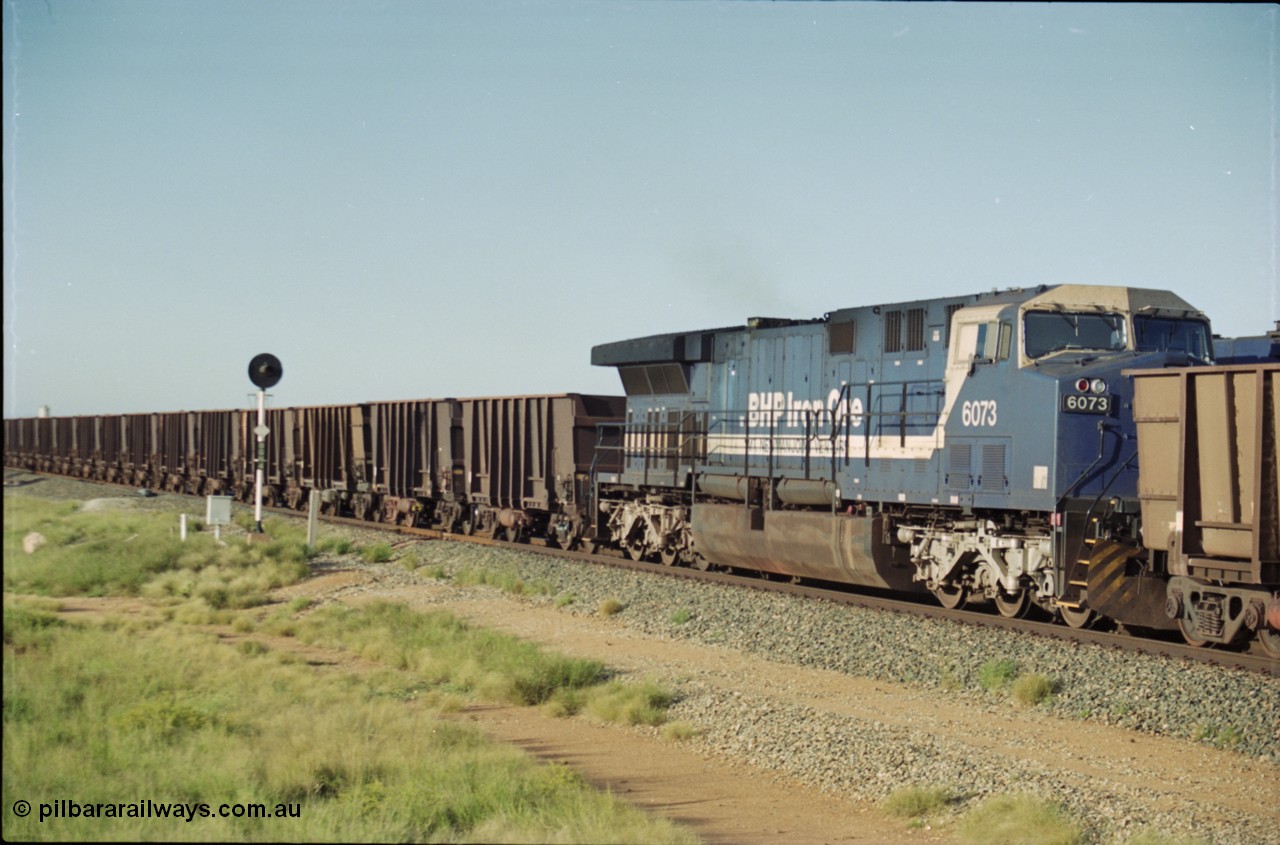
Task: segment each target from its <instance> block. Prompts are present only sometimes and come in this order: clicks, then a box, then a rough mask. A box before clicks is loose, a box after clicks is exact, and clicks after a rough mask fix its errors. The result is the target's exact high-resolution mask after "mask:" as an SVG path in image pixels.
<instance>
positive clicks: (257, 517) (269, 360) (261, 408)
mask: <svg viewBox="0 0 1280 845" xmlns="http://www.w3.org/2000/svg"><path fill="white" fill-rule="evenodd" d="M282 375H284V367H283V366H282V365H281V364H280V359H279V358H277V357H276V356H274V355H272V354H270V353H268V352H263V353H262V354H261V355H255V356H254V358H253V360H252V361H250V362H249V380H250V381H251V382H253V383H254V385H256V386H257V388H258V425H257V426H256V427H255V428H254V429H253V433H254V434H256V435H258V460H257V464H258V468H257V471H256V472H255V473H254V484H253V522H254V526H255V527H254V531H256V532H257V533H259V534H261V533H262V475H263V473H264V472H265V471H266V466H267V435H268V434H270V433H271V429H269V428H267V388H268V387H275V386H276V383H277V382H279V381H280V376H282Z"/></svg>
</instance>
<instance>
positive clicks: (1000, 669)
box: [978, 659, 1018, 692]
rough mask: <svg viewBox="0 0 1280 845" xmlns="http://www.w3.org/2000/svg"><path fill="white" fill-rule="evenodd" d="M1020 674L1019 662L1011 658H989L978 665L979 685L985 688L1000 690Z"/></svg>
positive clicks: (994, 690) (993, 690)
mask: <svg viewBox="0 0 1280 845" xmlns="http://www.w3.org/2000/svg"><path fill="white" fill-rule="evenodd" d="M1017 675H1018V664H1017V663H1015V662H1014V661H1012V660H1009V659H1001V660H988V661H987V662H986V663H983V664H982V665H981V666H980V667H978V685H979V686H981V687H982V688H983V689H985V690H990V691H992V692H1000V691H1001V690H1003V689H1005V688H1006V687H1008V686H1009V684H1011V683H1013V679H1014V678H1015V677H1017Z"/></svg>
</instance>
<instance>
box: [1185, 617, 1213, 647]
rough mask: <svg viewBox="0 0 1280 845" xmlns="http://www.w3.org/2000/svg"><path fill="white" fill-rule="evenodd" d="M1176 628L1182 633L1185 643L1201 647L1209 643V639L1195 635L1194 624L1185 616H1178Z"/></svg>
mask: <svg viewBox="0 0 1280 845" xmlns="http://www.w3.org/2000/svg"><path fill="white" fill-rule="evenodd" d="M1178 630H1179V631H1180V632H1181V633H1182V638H1183V639H1184V640H1186V641H1187V645H1189V646H1195V647H1196V648H1203V647H1205V646H1206V645H1208V644H1209V641H1208V640H1206V639H1202V638H1200V637H1199V636H1197V635H1196V628H1195V625H1193V624H1192V623H1191V621H1190V620H1188V619H1186V618H1185V617H1181V616H1180V617H1178Z"/></svg>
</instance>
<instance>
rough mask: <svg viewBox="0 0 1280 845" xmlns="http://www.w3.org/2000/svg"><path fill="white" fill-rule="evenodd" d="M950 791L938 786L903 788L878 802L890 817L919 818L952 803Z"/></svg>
mask: <svg viewBox="0 0 1280 845" xmlns="http://www.w3.org/2000/svg"><path fill="white" fill-rule="evenodd" d="M954 800H955V799H954V796H953V795H952V794H951V791H950V790H948V789H944V788H943V787H940V786H904V787H902V788H901V789H897V790H894V791H893V792H892V793H890V794H889V796H888V797H887V798H885V799H884V800H883V801H881V802H880V808H881V809H882V810H884V811H885V812H886V813H888V814H889V815H891V816H898V817H900V818H910V819H914V818H920V817H923V816H928V815H932V814H934V813H937V812H939V811H941V810H943V809H946V807H947V806H948V805H949V804H951V802H952V801H954Z"/></svg>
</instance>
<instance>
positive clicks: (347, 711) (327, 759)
mask: <svg viewBox="0 0 1280 845" xmlns="http://www.w3.org/2000/svg"><path fill="white" fill-rule="evenodd" d="M313 615H315V614H313ZM376 616H377V614H375V617H376ZM384 618H385V617H384ZM413 636H417V635H416V634H415V635H413ZM473 645H478V643H473ZM3 671H4V697H3V701H4V742H3V749H2V751H3V760H4V771H5V778H4V780H3V784H2V785H0V790H2V792H3V798H2V799H0V801H2V803H3V809H2V810H0V812H2V813H3V817H2V819H0V821H2V823H3V829H4V831H5V836H6V838H7V839H10V840H30V839H41V840H54V841H56V840H68V841H100V840H119V841H134V840H178V839H185V840H190V839H195V840H205V841H217V840H226V841H231V840H234V841H242V840H255V839H258V840H263V839H265V840H273V841H298V842H303V841H427V842H429V841H437V842H439V841H460V842H465V841H481V842H487V841H508V842H509V841H555V842H672V843H675V842H680V843H683V842H691V841H693V837H692V836H691V835H689V834H687V833H686V832H684V831H681V830H680V829H678V828H675V827H674V826H673V825H671V824H669V823H667V822H665V821H661V820H653V819H649V818H647V817H645V816H644V815H643V814H641V813H640V812H638V811H636V810H635V809H634V808H632V807H630V806H628V805H626V804H624V803H623V802H621V801H618V800H615V799H614V798H612V797H611V796H607V795H602V794H600V793H597V792H595V791H594V790H592V789H590V788H589V787H588V786H587V785H586V784H584V783H583V782H582V780H581V778H580V777H579V776H578V775H576V774H575V773H574V772H573V771H572V770H570V769H568V768H565V767H563V766H539V765H536V764H534V763H533V762H532V761H531V760H530V758H528V757H526V756H524V755H522V754H521V753H519V752H517V751H515V750H513V749H510V748H508V747H505V746H500V745H495V744H493V743H490V742H489V741H487V740H486V739H485V738H484V737H483V736H482V735H481V734H480V733H479V732H478V731H476V730H474V729H472V728H469V727H467V726H464V725H458V724H456V723H451V722H446V721H441V720H440V719H439V718H438V717H437V716H436V715H434V711H433V710H432V709H431V708H430V707H428V706H426V704H425V699H423V698H422V697H420V696H419V694H418V692H419V691H420V689H421V686H420V685H419V684H418V683H417V682H413V681H411V680H410V676H409V675H408V674H407V673H404V672H394V671H389V672H387V673H385V674H383V675H379V676H376V677H371V678H368V679H360V678H356V677H353V676H351V675H347V674H340V673H338V672H317V671H316V670H315V669H314V668H313V667H311V666H308V665H306V664H305V663H303V662H300V661H296V660H284V659H281V658H280V657H278V656H277V655H276V653H275V652H268V651H259V650H258V649H254V648H242V647H227V646H225V645H221V644H219V641H218V639H217V638H216V637H215V636H212V635H208V634H204V633H201V632H197V631H193V630H191V629H185V628H181V627H177V628H175V627H174V626H171V625H170V626H162V627H160V628H157V629H154V630H151V631H142V632H139V631H135V630H126V628H125V627H124V626H116V627H112V626H96V625H88V624H83V623H82V624H65V623H62V622H59V621H57V619H56V617H52V616H51V614H50V613H49V612H48V611H45V610H41V609H39V608H30V607H21V606H19V607H17V608H16V609H15V608H14V607H11V608H9V609H8V610H6V613H5V646H4V663H3ZM63 797H68V798H73V799H74V800H75V801H77V802H79V803H80V804H92V803H116V802H130V803H133V802H137V801H138V800H139V799H140V798H144V797H145V798H149V799H150V800H151V801H153V802H165V803H169V802H182V803H184V804H189V803H192V802H197V803H198V802H205V803H208V804H210V805H212V807H213V808H215V809H216V808H217V807H218V805H219V804H221V803H223V802H227V803H234V802H240V803H261V804H264V805H267V806H268V807H276V806H277V805H285V807H286V808H289V807H292V808H295V809H296V810H297V816H298V817H297V818H270V819H248V818H239V819H237V818H220V817H217V816H216V815H215V816H214V817H211V818H201V817H196V818H194V819H193V820H192V821H190V822H187V821H185V820H175V819H157V818H148V819H128V818H118V819H108V818H88V817H83V816H82V817H79V818H57V819H53V818H50V819H47V820H45V821H44V822H43V823H41V822H40V821H39V820H38V812H33V813H32V814H31V815H29V816H27V817H25V818H24V817H18V816H17V815H16V814H14V812H13V807H14V804H15V802H17V801H18V799H25V800H28V801H31V802H32V804H34V805H36V806H37V808H38V805H39V802H42V801H46V802H49V801H53V800H54V799H56V798H63Z"/></svg>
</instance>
